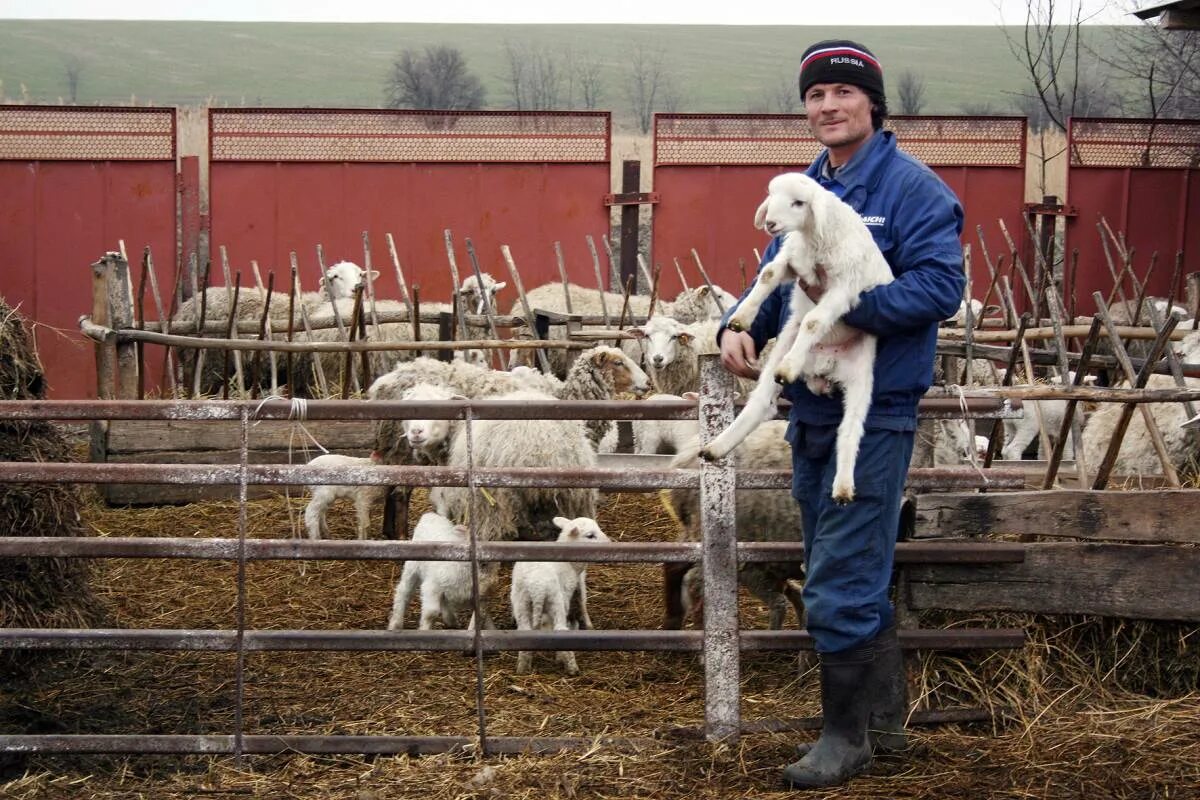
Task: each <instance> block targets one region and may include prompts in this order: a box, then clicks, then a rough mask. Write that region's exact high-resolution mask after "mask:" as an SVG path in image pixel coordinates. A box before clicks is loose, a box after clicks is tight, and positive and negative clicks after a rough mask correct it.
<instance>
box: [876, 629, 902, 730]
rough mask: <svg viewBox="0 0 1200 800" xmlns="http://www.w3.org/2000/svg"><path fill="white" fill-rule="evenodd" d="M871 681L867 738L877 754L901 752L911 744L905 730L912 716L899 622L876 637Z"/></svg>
mask: <svg viewBox="0 0 1200 800" xmlns="http://www.w3.org/2000/svg"><path fill="white" fill-rule="evenodd" d="M870 681H871V682H870V690H871V717H870V721H869V722H868V723H867V737H868V738H869V739H870V741H871V747H872V749H873V750H874V752H876V753H899V752H901V751H903V750H904V749H905V748H906V747H908V736H907V735H906V734H905V733H904V722H905V720H907V719H908V675H907V673H906V672H905V671H904V651H903V650H901V649H900V639H899V637H898V636H897V635H896V626H895V625H892V626H890V627H888V628H887V629H886V630H883V631H880V633H879V635H878V636H876V637H875V661H874V663H873V664H872V665H871V678H870Z"/></svg>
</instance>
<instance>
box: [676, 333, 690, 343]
mask: <svg viewBox="0 0 1200 800" xmlns="http://www.w3.org/2000/svg"><path fill="white" fill-rule="evenodd" d="M675 338H676V339H678V340H679V343H680V344H682V345H684V346H687V345H689V344H691V342H692V338H693V337H692V335H691V334H690V333H688V332H687V331H680V332H679V333H677V334H676V335H675Z"/></svg>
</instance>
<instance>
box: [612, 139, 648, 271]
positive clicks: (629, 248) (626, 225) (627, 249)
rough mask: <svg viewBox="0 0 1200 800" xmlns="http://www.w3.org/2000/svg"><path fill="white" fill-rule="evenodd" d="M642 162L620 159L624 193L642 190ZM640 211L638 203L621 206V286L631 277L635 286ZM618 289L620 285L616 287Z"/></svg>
mask: <svg viewBox="0 0 1200 800" xmlns="http://www.w3.org/2000/svg"><path fill="white" fill-rule="evenodd" d="M641 183H642V162H640V161H628V160H627V161H622V162H621V191H622V192H623V193H624V194H635V193H637V192H640V191H641V190H642V187H641ZM641 212H642V207H641V206H640V205H625V206H621V286H624V285H625V282H626V281H627V280H629V279H630V278H633V285H634V286H635V287H636V286H637V257H638V238H639V235H640V233H641V231H640V226H639V221H640V220H639V215H640V214H641ZM643 289H644V290H645V291H649V290H650V287H649V286H646V287H643ZM617 291H620V287H617Z"/></svg>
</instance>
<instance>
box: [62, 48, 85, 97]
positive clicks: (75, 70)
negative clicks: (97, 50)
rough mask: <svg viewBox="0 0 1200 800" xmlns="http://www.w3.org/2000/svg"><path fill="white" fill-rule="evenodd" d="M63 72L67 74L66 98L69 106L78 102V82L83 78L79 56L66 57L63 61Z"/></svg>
mask: <svg viewBox="0 0 1200 800" xmlns="http://www.w3.org/2000/svg"><path fill="white" fill-rule="evenodd" d="M63 70H64V71H65V72H66V73H67V97H69V98H70V99H71V105H75V104H77V103H78V102H79V81H80V79H81V78H82V77H83V61H81V60H80V58H79V56H74V55H72V56H67V57H66V59H65V60H64V61H63Z"/></svg>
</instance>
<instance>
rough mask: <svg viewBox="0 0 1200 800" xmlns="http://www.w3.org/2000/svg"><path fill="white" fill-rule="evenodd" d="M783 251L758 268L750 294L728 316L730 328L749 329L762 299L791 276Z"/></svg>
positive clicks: (737, 329) (782, 249)
mask: <svg viewBox="0 0 1200 800" xmlns="http://www.w3.org/2000/svg"><path fill="white" fill-rule="evenodd" d="M784 252H785V249H784V248H781V249H780V251H779V253H778V254H776V256H775V258H773V259H771V263H769V264H767V265H766V266H765V267H763V268H762V269H761V270H759V273H758V275H757V276H755V278H754V286H753V287H751V289H750V294H748V295H746V299H745V300H743V301H742V302H741V304H740V305H739V306H738V308H737V311H735V312H734V314H733V316H732V317H730V318H729V328H730V329H731V330H735V331H746V330H749V329H750V326H751V325H753V324H754V318H755V317H757V316H758V309H759V307H760V306H762V303H763V300H766V299H767V295H769V294H770V293H771V292H772V291H774V290H775V287H776V286H778V285H779V284H780V283H782V282H783V281H784V280H787V279H788V278H790V277H792V271H791V269H790V268H789V267H788V263H787V259H786V258H785V257H784Z"/></svg>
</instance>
